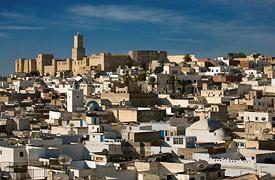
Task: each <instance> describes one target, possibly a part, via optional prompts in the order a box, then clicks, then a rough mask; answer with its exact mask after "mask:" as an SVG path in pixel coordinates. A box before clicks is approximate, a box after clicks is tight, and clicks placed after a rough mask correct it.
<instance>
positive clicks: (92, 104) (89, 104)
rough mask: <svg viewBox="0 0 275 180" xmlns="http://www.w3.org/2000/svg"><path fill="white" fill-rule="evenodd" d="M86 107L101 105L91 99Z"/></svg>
mask: <svg viewBox="0 0 275 180" xmlns="http://www.w3.org/2000/svg"><path fill="white" fill-rule="evenodd" d="M86 107H91V108H98V107H99V105H98V103H97V102H96V101H89V102H88V103H87V105H86Z"/></svg>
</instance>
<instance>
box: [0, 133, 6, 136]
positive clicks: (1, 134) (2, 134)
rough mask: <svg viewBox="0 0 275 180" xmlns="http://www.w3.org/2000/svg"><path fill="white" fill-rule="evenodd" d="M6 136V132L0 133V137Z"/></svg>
mask: <svg viewBox="0 0 275 180" xmlns="http://www.w3.org/2000/svg"><path fill="white" fill-rule="evenodd" d="M6 136H8V135H7V134H6V133H0V137H6Z"/></svg>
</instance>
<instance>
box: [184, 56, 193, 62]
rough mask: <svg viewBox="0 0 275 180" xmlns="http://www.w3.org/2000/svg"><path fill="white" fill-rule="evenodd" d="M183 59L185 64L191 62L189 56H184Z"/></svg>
mask: <svg viewBox="0 0 275 180" xmlns="http://www.w3.org/2000/svg"><path fill="white" fill-rule="evenodd" d="M183 59H184V61H185V62H191V61H192V58H191V56H190V54H185V56H184V58H183Z"/></svg>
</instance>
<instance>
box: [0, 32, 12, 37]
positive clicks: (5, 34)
mask: <svg viewBox="0 0 275 180" xmlns="http://www.w3.org/2000/svg"><path fill="white" fill-rule="evenodd" d="M10 35H11V34H10V33H4V32H0V37H10Z"/></svg>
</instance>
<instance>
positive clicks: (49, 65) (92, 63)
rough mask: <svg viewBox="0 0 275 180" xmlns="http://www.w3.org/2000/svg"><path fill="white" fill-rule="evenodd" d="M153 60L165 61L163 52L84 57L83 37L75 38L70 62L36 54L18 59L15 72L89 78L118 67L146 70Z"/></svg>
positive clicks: (165, 54) (77, 36) (133, 52)
mask: <svg viewBox="0 0 275 180" xmlns="http://www.w3.org/2000/svg"><path fill="white" fill-rule="evenodd" d="M152 60H163V61H168V60H167V52H166V51H129V53H128V54H122V55H120V54H119V55H118V54H111V53H100V54H92V55H91V56H85V48H84V47H83V35H82V34H80V33H77V34H76V35H75V36H74V47H73V48H72V58H67V59H55V58H54V55H53V54H38V57H37V58H36V59H23V58H20V59H18V60H16V61H15V72H17V73H30V72H31V71H39V74H40V75H54V74H55V73H57V72H65V71H71V72H72V73H73V74H74V75H78V74H80V75H82V74H89V73H91V71H102V72H110V71H116V68H117V67H119V66H125V65H137V66H141V67H143V68H145V69H148V66H149V63H150V61H152Z"/></svg>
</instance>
